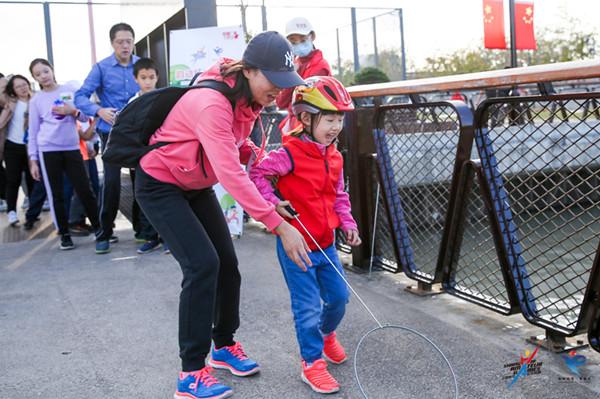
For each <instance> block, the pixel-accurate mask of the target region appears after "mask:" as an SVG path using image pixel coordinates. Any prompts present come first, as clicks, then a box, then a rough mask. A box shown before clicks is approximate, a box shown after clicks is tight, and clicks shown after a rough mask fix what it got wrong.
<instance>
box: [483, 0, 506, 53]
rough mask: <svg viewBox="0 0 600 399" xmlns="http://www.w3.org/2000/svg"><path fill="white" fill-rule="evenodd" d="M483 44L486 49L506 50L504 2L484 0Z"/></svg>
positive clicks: (501, 0) (500, 0)
mask: <svg viewBox="0 0 600 399" xmlns="http://www.w3.org/2000/svg"><path fill="white" fill-rule="evenodd" d="M483 43H484V46H485V48H504V49H505V48H506V37H505V35H504V5H503V0H483Z"/></svg>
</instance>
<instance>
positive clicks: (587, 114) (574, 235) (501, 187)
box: [477, 95, 600, 334]
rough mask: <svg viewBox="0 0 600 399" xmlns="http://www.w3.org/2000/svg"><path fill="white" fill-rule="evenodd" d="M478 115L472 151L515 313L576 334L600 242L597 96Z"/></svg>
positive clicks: (535, 101)
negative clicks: (497, 230)
mask: <svg viewBox="0 0 600 399" xmlns="http://www.w3.org/2000/svg"><path fill="white" fill-rule="evenodd" d="M480 111H481V113H480V115H481V116H482V117H481V120H480V121H479V122H480V129H479V131H478V137H477V145H478V150H479V153H480V156H481V158H482V164H483V165H484V170H485V173H486V177H487V178H488V180H489V181H490V182H491V183H492V184H491V186H492V187H493V189H492V197H493V201H494V206H495V207H496V211H497V214H498V218H499V223H500V225H501V226H502V227H503V230H504V238H505V242H504V245H505V246H506V250H507V252H508V253H509V254H510V256H509V258H510V265H509V266H510V268H511V271H512V275H513V277H514V278H515V283H516V286H517V287H518V295H519V298H520V301H521V306H522V310H523V312H524V313H525V314H526V316H528V317H529V318H531V320H532V321H533V322H534V323H536V324H538V325H540V326H545V327H551V328H553V329H557V330H559V331H562V332H564V333H567V334H571V333H575V332H576V331H577V326H578V324H579V323H580V317H579V315H580V313H581V305H582V303H583V298H584V295H585V292H586V287H587V284H588V280H589V278H590V271H591V269H592V263H593V261H594V256H595V255H596V248H597V246H598V242H599V240H600V118H598V105H597V96H596V97H594V96H585V95H570V96H556V97H550V98H542V99H539V98H535V97H530V98H511V99H502V100H491V101H488V102H486V103H485V104H484V105H483V106H482V108H481V110H480Z"/></svg>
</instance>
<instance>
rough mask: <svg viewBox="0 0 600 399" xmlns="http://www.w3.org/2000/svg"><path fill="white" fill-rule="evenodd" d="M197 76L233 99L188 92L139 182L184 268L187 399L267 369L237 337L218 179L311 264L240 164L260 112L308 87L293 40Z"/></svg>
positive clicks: (220, 391)
mask: <svg viewBox="0 0 600 399" xmlns="http://www.w3.org/2000/svg"><path fill="white" fill-rule="evenodd" d="M199 79H201V80H204V79H213V80H219V81H223V82H225V83H226V84H227V85H229V86H230V87H231V88H232V92H233V93H234V94H233V95H232V96H229V97H230V98H229V99H228V98H227V97H225V95H224V94H222V93H220V92H218V91H216V90H213V89H210V88H201V89H195V90H190V91H188V92H187V93H186V94H185V95H184V96H183V97H182V98H181V99H180V100H179V101H178V102H177V104H176V105H175V106H174V107H173V109H172V110H171V111H170V113H169V115H168V116H167V118H166V119H165V121H164V123H163V125H162V126H161V127H160V128H159V129H158V130H157V131H156V133H155V134H154V135H153V136H152V138H151V140H150V144H153V143H156V142H169V143H171V144H168V145H165V146H163V147H160V148H158V149H155V150H153V151H150V152H149V153H148V154H146V155H145V156H144V157H143V158H142V159H141V161H140V168H139V169H138V172H137V175H136V182H135V183H136V184H135V192H136V198H137V199H138V202H139V204H140V206H141V208H142V210H143V211H144V213H145V214H146V216H147V217H148V219H149V220H150V222H151V223H152V225H153V226H154V227H155V228H156V230H157V231H158V233H159V234H160V236H161V237H163V239H164V240H165V242H166V243H167V244H168V245H169V248H170V249H171V252H172V254H173V256H174V257H175V259H177V261H178V262H179V265H180V266H181V270H182V271H183V282H182V291H181V296H180V302H179V347H180V357H181V359H182V372H181V373H180V375H179V379H178V384H177V391H176V392H175V398H180V399H183V398H186V399H190V398H191V399H195V398H226V397H229V396H231V395H232V394H233V391H232V390H231V388H229V387H227V386H225V385H222V384H219V383H218V382H217V380H216V379H215V377H213V376H212V374H211V372H212V368H211V367H210V366H212V367H218V368H225V369H228V370H230V371H231V372H232V373H233V374H234V375H237V376H248V375H252V374H255V373H257V372H258V371H259V366H258V364H257V363H256V362H254V361H253V360H251V359H249V358H248V356H246V354H245V353H244V350H243V349H242V346H241V345H240V343H239V342H236V341H234V338H233V335H234V333H235V331H236V330H237V328H238V327H239V322H240V320H239V300H240V282H241V277H240V273H239V271H238V261H237V258H236V255H235V252H234V248H233V243H232V241H231V237H230V234H229V230H228V228H227V223H226V222H225V219H224V217H223V213H222V211H221V208H220V206H219V203H218V201H217V198H216V196H215V193H214V191H213V189H212V186H213V185H214V184H215V183H217V182H220V183H221V184H222V185H223V186H224V188H225V189H226V190H227V191H228V192H229V193H230V194H231V195H232V196H233V197H234V198H235V199H236V200H237V201H238V202H239V203H240V204H241V205H242V207H243V208H244V209H245V210H246V212H248V213H249V214H250V215H251V216H252V217H254V218H255V219H258V220H260V221H261V222H263V223H264V224H265V225H266V226H267V227H268V228H269V229H271V230H274V231H275V232H276V233H277V234H278V235H279V236H280V237H281V240H282V242H283V246H284V248H285V250H286V252H287V254H288V255H289V256H290V258H291V259H293V260H294V261H295V262H296V264H297V265H298V266H299V267H301V268H305V267H306V266H305V264H307V265H310V264H311V262H310V259H309V257H308V254H307V251H309V249H308V246H307V244H306V241H305V240H304V239H303V238H302V235H301V234H300V233H299V232H298V230H296V229H295V228H294V227H292V226H291V225H290V224H289V223H287V222H286V221H284V220H283V219H282V218H281V216H279V214H278V213H277V211H276V210H275V206H274V205H273V204H271V203H269V202H267V201H266V200H264V199H263V198H262V196H261V195H260V193H259V192H258V190H257V189H256V187H255V186H254V184H253V183H252V182H251V181H250V179H249V177H248V175H247V174H246V172H244V171H243V169H242V168H241V167H240V162H242V163H247V162H249V161H251V159H252V158H253V155H254V154H253V152H254V153H255V151H254V150H256V147H253V146H252V145H251V144H250V143H249V140H247V138H248V135H249V134H250V131H251V128H252V125H253V124H254V121H255V120H256V119H257V117H258V115H259V113H260V111H261V110H262V108H263V107H264V106H265V105H267V104H269V103H271V102H273V101H274V100H275V97H277V95H278V94H279V92H280V91H281V89H283V88H288V87H293V86H297V85H299V84H302V83H304V82H303V80H302V79H301V78H300V76H299V75H298V74H297V73H296V72H295V71H294V64H293V54H292V49H291V46H290V44H289V43H288V42H287V40H286V39H285V38H284V37H283V36H281V35H280V34H278V33H277V32H263V33H261V34H259V35H257V36H256V37H254V39H252V40H251V41H250V43H248V47H247V49H246V51H245V52H244V56H243V59H242V60H241V61H237V62H236V61H233V60H229V59H224V60H222V61H221V62H219V63H217V64H216V65H214V66H213V67H212V68H210V69H209V70H207V71H206V72H205V73H204V74H202V75H201V76H200V78H199ZM230 99H231V100H232V102H230ZM211 339H212V341H213V342H214V346H213V349H212V350H211V349H210V347H211ZM209 351H211V354H210V360H209V366H208V367H207V366H206V365H205V361H206V357H207V355H208V352H209Z"/></svg>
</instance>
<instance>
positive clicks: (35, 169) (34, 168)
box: [29, 159, 42, 181]
mask: <svg viewBox="0 0 600 399" xmlns="http://www.w3.org/2000/svg"><path fill="white" fill-rule="evenodd" d="M29 172H30V173H31V177H33V178H34V180H37V181H40V180H41V179H42V174H41V173H40V166H39V165H38V161H35V160H33V159H30V160H29Z"/></svg>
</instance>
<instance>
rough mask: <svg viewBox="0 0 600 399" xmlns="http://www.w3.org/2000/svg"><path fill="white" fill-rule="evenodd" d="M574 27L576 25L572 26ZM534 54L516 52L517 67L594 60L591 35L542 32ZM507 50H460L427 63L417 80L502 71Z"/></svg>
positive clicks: (594, 44) (507, 54)
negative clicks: (495, 70)
mask: <svg viewBox="0 0 600 399" xmlns="http://www.w3.org/2000/svg"><path fill="white" fill-rule="evenodd" d="M572 23H573V24H576V22H572ZM537 47H538V48H537V50H524V51H517V59H518V65H519V66H527V65H539V64H550V63H555V62H566V61H575V60H583V59H589V58H592V57H594V56H595V54H596V47H597V42H596V40H595V34H594V33H583V32H576V31H570V32H569V31H565V30H564V29H554V30H544V31H542V32H540V33H538V35H537ZM509 57H510V52H509V50H486V49H483V50H479V49H460V50H457V51H455V52H453V53H451V54H448V55H442V56H438V57H430V58H427V59H426V64H425V66H424V67H423V68H421V69H420V70H418V71H417V73H416V76H418V77H427V76H442V75H456V74H461V73H469V72H480V71H489V70H494V69H502V68H504V67H505V66H507V65H509V63H510V58H509Z"/></svg>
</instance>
